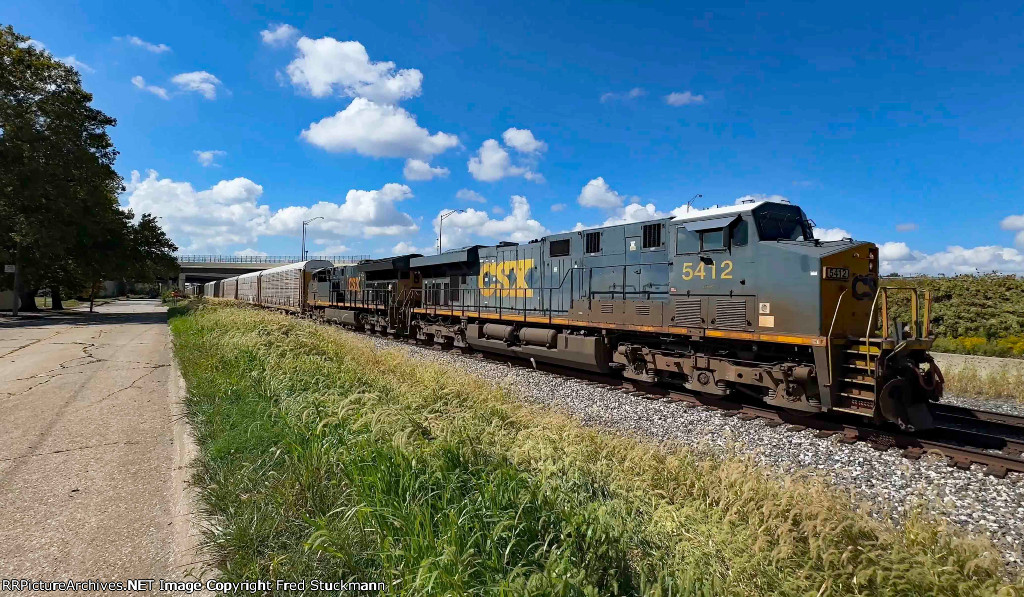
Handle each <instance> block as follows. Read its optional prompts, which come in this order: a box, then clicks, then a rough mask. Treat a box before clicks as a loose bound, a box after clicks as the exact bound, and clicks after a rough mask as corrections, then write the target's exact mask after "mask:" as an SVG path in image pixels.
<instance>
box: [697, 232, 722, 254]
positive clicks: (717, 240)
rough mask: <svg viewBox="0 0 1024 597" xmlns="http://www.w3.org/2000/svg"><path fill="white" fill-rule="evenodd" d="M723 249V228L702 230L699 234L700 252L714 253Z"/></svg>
mask: <svg viewBox="0 0 1024 597" xmlns="http://www.w3.org/2000/svg"><path fill="white" fill-rule="evenodd" d="M724 248H725V228H716V229H714V230H704V231H702V232H701V233H700V250H701V251H715V250H720V249H724Z"/></svg>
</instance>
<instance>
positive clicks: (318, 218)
mask: <svg viewBox="0 0 1024 597" xmlns="http://www.w3.org/2000/svg"><path fill="white" fill-rule="evenodd" d="M322 219H324V218H323V216H317V217H315V218H310V219H308V220H303V221H302V252H301V253H299V258H300V259H302V260H303V261H305V260H306V224H309V223H310V222H315V221H316V220H322Z"/></svg>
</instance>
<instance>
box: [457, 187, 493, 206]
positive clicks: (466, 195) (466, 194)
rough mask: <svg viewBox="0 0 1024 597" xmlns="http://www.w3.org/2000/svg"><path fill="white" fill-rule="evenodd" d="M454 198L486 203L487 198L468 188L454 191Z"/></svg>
mask: <svg viewBox="0 0 1024 597" xmlns="http://www.w3.org/2000/svg"><path fill="white" fill-rule="evenodd" d="M455 198H456V199H461V200H463V201H473V202H476V203H487V198H486V197H484V196H483V195H481V194H480V193H477V192H476V191H471V190H469V189H459V190H458V192H456V193H455Z"/></svg>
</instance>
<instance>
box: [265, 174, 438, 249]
mask: <svg viewBox="0 0 1024 597" xmlns="http://www.w3.org/2000/svg"><path fill="white" fill-rule="evenodd" d="M412 196H413V194H412V189H410V188H409V187H407V186H405V185H404V184H397V183H388V184H386V185H384V186H383V187H381V188H380V189H379V190H374V191H361V190H356V189H352V190H350V191H349V192H348V193H347V194H346V195H345V202H344V203H341V204H338V203H331V202H329V201H320V202H319V203H316V204H315V205H313V206H312V207H304V206H292V207H285V208H283V209H280V210H278V211H277V212H276V213H274V215H273V217H272V218H270V220H269V222H268V225H267V227H266V233H267V234H294V233H295V232H296V231H298V230H301V229H302V221H303V220H309V219H310V218H316V217H322V218H323V219H322V220H317V221H315V222H312V223H310V224H309V225H308V227H307V229H306V230H307V234H310V235H312V236H315V237H317V238H339V237H353V236H363V237H373V236H393V235H396V234H410V233H413V232H416V231H417V230H419V226H417V225H416V222H414V221H413V219H412V217H411V216H409V214H407V213H405V212H402V211H399V210H398V208H397V207H396V206H395V204H396V203H398V202H400V201H404V200H406V199H409V198H411V197H412Z"/></svg>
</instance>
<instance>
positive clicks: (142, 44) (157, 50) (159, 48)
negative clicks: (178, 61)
mask: <svg viewBox="0 0 1024 597" xmlns="http://www.w3.org/2000/svg"><path fill="white" fill-rule="evenodd" d="M114 39H116V40H122V39H123V40H124V41H126V42H128V43H130V44H131V45H133V46H135V47H137V48H142V49H143V50H146V51H147V52H152V53H154V54H163V53H164V52H170V51H171V47H170V46H168V45H167V44H151V43H149V42H148V41H145V40H143V39H140V38H138V37H136V36H134V35H126V36H124V37H115V38H114Z"/></svg>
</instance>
